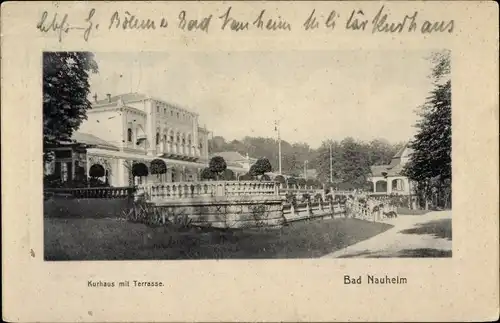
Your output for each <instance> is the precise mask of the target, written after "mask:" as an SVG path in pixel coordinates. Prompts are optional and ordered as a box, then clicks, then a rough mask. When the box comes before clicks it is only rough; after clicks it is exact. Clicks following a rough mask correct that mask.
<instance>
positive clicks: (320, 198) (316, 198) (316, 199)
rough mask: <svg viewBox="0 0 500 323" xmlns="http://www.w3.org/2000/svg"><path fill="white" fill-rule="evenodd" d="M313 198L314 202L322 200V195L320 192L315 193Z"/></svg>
mask: <svg viewBox="0 0 500 323" xmlns="http://www.w3.org/2000/svg"><path fill="white" fill-rule="evenodd" d="M314 200H315V201H316V202H323V196H322V195H321V193H316V195H314Z"/></svg>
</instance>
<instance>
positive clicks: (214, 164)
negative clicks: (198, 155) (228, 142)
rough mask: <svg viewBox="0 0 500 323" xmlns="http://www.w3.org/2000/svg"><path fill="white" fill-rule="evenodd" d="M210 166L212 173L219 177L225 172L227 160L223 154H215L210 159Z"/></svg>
mask: <svg viewBox="0 0 500 323" xmlns="http://www.w3.org/2000/svg"><path fill="white" fill-rule="evenodd" d="M208 168H209V169H210V171H211V172H212V173H214V174H215V175H216V178H217V179H219V177H220V176H221V174H222V172H224V171H225V170H226V168H227V164H226V161H225V160H224V158H222V157H221V156H215V157H212V159H210V162H209V164H208Z"/></svg>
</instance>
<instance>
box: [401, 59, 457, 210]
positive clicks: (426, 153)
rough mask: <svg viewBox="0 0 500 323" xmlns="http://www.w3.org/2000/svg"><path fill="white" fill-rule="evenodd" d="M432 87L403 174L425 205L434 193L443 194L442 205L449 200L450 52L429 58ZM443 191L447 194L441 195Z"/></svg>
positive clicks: (422, 109) (446, 203)
mask: <svg viewBox="0 0 500 323" xmlns="http://www.w3.org/2000/svg"><path fill="white" fill-rule="evenodd" d="M430 60H431V62H432V63H433V64H434V67H433V69H432V72H431V78H432V79H433V83H434V89H433V90H432V91H431V93H430V96H429V97H428V98H427V99H426V101H425V103H424V104H423V105H422V106H421V107H420V111H419V116H420V120H419V121H418V122H417V124H416V127H417V130H418V131H417V134H416V135H415V137H414V138H413V140H412V141H411V142H410V144H409V147H410V148H412V149H413V154H412V155H411V158H410V161H409V163H407V164H406V165H405V168H404V170H403V173H404V174H405V175H406V176H408V177H409V178H410V179H411V180H413V181H415V182H417V190H418V192H417V194H419V195H420V196H421V197H422V198H424V199H425V201H426V203H425V204H426V205H427V204H428V201H429V200H430V199H431V198H432V195H433V194H437V195H438V196H443V202H444V203H441V204H443V206H444V207H449V203H450V202H451V198H450V197H451V80H450V77H449V74H450V52H449V51H443V52H437V53H434V54H433V55H432V56H431V57H430ZM443 192H446V194H443Z"/></svg>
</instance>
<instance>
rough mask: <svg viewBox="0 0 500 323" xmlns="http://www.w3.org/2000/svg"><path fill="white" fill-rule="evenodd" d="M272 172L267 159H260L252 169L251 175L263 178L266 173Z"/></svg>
mask: <svg viewBox="0 0 500 323" xmlns="http://www.w3.org/2000/svg"><path fill="white" fill-rule="evenodd" d="M271 171H272V166H271V163H270V162H269V159H267V158H259V159H258V160H257V161H256V162H255V164H253V165H252V167H250V172H249V173H250V175H252V176H263V175H264V174H265V173H269V172H271Z"/></svg>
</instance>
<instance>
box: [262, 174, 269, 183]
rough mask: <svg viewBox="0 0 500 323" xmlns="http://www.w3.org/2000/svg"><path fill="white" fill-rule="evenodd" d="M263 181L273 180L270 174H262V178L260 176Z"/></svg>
mask: <svg viewBox="0 0 500 323" xmlns="http://www.w3.org/2000/svg"><path fill="white" fill-rule="evenodd" d="M260 180H261V181H270V180H271V177H269V175H266V174H264V175H262V176H261V178H260Z"/></svg>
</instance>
